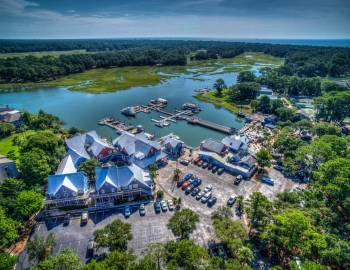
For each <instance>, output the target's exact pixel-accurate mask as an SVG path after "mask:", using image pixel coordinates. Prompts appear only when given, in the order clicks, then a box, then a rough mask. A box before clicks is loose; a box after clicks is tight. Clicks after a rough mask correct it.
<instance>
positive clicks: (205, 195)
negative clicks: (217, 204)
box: [201, 192, 212, 203]
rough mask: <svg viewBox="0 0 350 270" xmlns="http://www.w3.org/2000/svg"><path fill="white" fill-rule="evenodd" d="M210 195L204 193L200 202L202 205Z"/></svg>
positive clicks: (209, 193)
mask: <svg viewBox="0 0 350 270" xmlns="http://www.w3.org/2000/svg"><path fill="white" fill-rule="evenodd" d="M211 195H212V193H211V192H208V193H205V194H204V196H203V197H202V199H201V202H202V203H206V202H207V201H208V200H209V199H210V197H211Z"/></svg>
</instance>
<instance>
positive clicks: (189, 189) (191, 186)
mask: <svg viewBox="0 0 350 270" xmlns="http://www.w3.org/2000/svg"><path fill="white" fill-rule="evenodd" d="M193 189H194V185H193V184H192V185H189V186H188V187H187V188H186V190H185V194H186V195H188V194H190V193H191V192H192V190H193Z"/></svg>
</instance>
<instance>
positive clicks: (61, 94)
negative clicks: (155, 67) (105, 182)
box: [0, 72, 244, 146]
mask: <svg viewBox="0 0 350 270" xmlns="http://www.w3.org/2000/svg"><path fill="white" fill-rule="evenodd" d="M236 77H237V74H236V73H232V72H231V73H224V74H216V75H215V74H205V75H201V76H199V77H196V80H193V79H191V76H189V75H181V76H179V77H172V78H170V79H167V80H165V81H163V82H162V83H160V84H158V85H156V86H149V87H134V88H131V89H129V90H125V91H119V92H115V93H106V94H89V93H84V92H73V91H69V90H67V89H66V88H62V87H59V88H50V89H38V90H26V91H15V92H9V93H2V94H0V104H8V105H9V106H11V107H14V108H17V109H21V110H28V111H31V112H37V111H38V110H39V109H43V110H44V111H46V112H49V113H51V114H54V115H57V116H59V117H60V118H61V119H63V120H64V121H65V123H66V125H67V126H68V127H69V126H75V127H78V128H81V129H83V130H87V131H88V130H92V129H95V130H97V132H98V133H99V134H100V135H102V136H104V137H107V138H109V139H113V138H115V137H116V136H117V135H116V133H115V131H114V130H112V129H110V128H108V127H104V126H99V125H98V124H97V121H98V120H100V119H101V118H104V117H107V116H113V117H115V118H119V119H121V120H123V121H125V122H127V123H130V124H133V125H138V124H141V125H143V126H144V128H145V129H146V131H147V132H150V133H154V134H155V135H156V136H157V137H160V136H163V135H166V134H168V133H170V132H173V133H175V134H177V135H179V136H180V138H181V139H182V140H183V141H185V142H186V143H187V144H188V145H191V146H198V145H199V143H200V142H201V141H202V140H203V139H205V138H215V139H221V138H223V137H224V136H225V135H224V134H221V133H218V132H215V131H212V130H209V129H206V128H202V127H199V126H192V125H189V124H187V122H185V121H178V122H177V123H171V125H170V126H168V127H165V128H158V127H156V126H155V125H154V123H152V122H151V121H150V120H151V118H155V119H159V114H158V113H156V112H152V113H150V114H144V113H139V114H137V116H136V117H135V118H126V117H125V116H123V115H122V114H121V113H120V110H121V109H122V108H124V107H126V106H131V105H137V104H146V103H148V101H149V100H150V99H154V98H157V97H162V98H165V99H167V100H168V102H169V103H168V106H167V107H166V110H168V111H173V110H175V109H176V108H180V107H181V105H182V104H183V103H185V102H194V103H197V104H199V105H200V107H201V108H202V109H203V110H202V112H200V114H199V116H200V117H201V118H203V119H206V120H210V121H216V122H218V123H220V124H223V125H226V126H231V127H235V128H241V127H242V126H243V124H244V123H242V122H240V121H239V119H237V118H236V116H235V115H234V114H232V113H230V112H229V111H227V110H225V109H223V108H216V107H215V106H214V105H212V104H209V103H205V102H201V101H198V100H196V99H195V98H194V97H193V95H194V94H195V92H194V90H195V89H199V88H203V87H211V86H212V85H213V83H214V81H215V80H216V79H218V78H223V79H224V80H225V82H226V83H227V84H228V85H232V84H234V83H235V82H236ZM198 79H200V80H198Z"/></svg>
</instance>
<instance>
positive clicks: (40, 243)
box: [28, 233, 56, 263]
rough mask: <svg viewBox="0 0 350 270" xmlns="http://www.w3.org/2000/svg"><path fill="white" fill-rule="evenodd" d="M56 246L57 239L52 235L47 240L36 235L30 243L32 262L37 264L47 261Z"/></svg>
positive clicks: (29, 250)
mask: <svg viewBox="0 0 350 270" xmlns="http://www.w3.org/2000/svg"><path fill="white" fill-rule="evenodd" d="M55 245H56V241H55V237H54V235H53V234H52V233H50V234H49V235H48V236H47V237H46V239H45V238H44V237H43V236H39V235H35V236H34V238H33V239H32V240H31V241H29V243H28V254H29V258H30V259H31V260H35V261H36V262H37V263H39V262H42V261H45V260H46V259H47V258H48V257H49V256H50V255H51V254H52V250H53V248H54V246H55Z"/></svg>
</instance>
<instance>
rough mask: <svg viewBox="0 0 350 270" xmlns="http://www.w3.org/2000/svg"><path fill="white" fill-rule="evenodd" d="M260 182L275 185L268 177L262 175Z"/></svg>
mask: <svg viewBox="0 0 350 270" xmlns="http://www.w3.org/2000/svg"><path fill="white" fill-rule="evenodd" d="M261 182H263V183H265V184H268V185H271V186H273V185H274V184H275V181H274V180H273V179H272V178H271V177H270V176H268V175H263V176H262V177H261Z"/></svg>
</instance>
